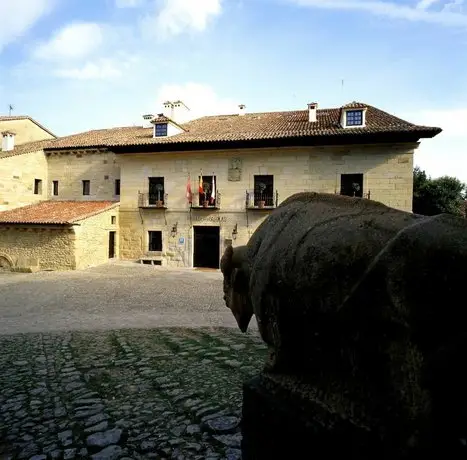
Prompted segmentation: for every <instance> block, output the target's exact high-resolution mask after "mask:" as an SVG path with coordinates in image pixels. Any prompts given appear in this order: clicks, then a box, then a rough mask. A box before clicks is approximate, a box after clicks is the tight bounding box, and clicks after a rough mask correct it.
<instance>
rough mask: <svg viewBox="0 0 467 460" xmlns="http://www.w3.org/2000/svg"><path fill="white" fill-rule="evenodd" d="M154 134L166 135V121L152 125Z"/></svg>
mask: <svg viewBox="0 0 467 460" xmlns="http://www.w3.org/2000/svg"><path fill="white" fill-rule="evenodd" d="M154 135H155V136H156V137H163V136H167V123H158V124H157V125H154Z"/></svg>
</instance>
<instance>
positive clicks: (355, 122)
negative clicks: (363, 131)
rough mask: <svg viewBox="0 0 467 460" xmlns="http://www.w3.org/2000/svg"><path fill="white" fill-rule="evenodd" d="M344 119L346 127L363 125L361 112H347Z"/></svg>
mask: <svg viewBox="0 0 467 460" xmlns="http://www.w3.org/2000/svg"><path fill="white" fill-rule="evenodd" d="M345 117H346V118H345V124H346V126H362V125H363V110H347V112H345Z"/></svg>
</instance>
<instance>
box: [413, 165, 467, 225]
mask: <svg viewBox="0 0 467 460" xmlns="http://www.w3.org/2000/svg"><path fill="white" fill-rule="evenodd" d="M465 194H466V185H465V184H464V183H462V182H461V181H460V180H459V179H457V178H455V177H450V176H443V177H439V178H437V179H432V178H431V177H428V176H427V175H426V173H425V171H422V170H421V169H420V168H419V167H418V166H417V167H416V168H415V169H414V172H413V212H414V213H416V214H423V215H425V216H434V215H436V214H441V213H448V214H455V215H464V213H465V208H464V201H465Z"/></svg>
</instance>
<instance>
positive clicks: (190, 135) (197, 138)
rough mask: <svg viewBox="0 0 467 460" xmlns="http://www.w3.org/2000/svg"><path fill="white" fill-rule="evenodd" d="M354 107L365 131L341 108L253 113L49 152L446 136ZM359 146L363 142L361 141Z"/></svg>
mask: <svg viewBox="0 0 467 460" xmlns="http://www.w3.org/2000/svg"><path fill="white" fill-rule="evenodd" d="M352 104H358V107H360V106H364V107H366V108H367V113H366V126H365V127H362V128H347V129H345V128H343V127H342V126H341V125H340V114H341V110H342V108H341V107H339V108H335V109H318V110H317V121H316V122H314V123H310V122H309V121H308V110H297V111H290V112H266V113H249V114H245V115H243V116H239V115H218V116H208V117H202V118H198V119H196V120H193V121H190V122H188V123H184V124H182V125H181V127H182V128H183V129H184V130H185V132H183V133H180V134H177V135H174V136H169V137H157V138H154V137H153V135H152V128H143V127H128V128H112V129H100V130H94V131H88V132H85V133H80V134H75V135H73V136H67V137H63V138H60V139H57V140H56V141H54V142H53V144H51V145H50V146H49V147H48V148H47V149H51V150H53V149H68V148H89V147H109V148H112V147H117V146H134V145H149V144H154V145H158V144H161V145H164V144H182V143H209V142H235V141H249V140H262V139H286V138H313V137H320V136H326V137H327V136H342V135H346V136H347V135H351V136H352V137H356V138H357V137H358V136H361V135H365V134H383V133H384V134H387V133H390V134H392V133H394V134H397V133H414V135H419V137H433V136H435V135H436V134H438V133H439V132H441V129H440V128H433V127H427V126H418V125H414V124H413V123H409V122H407V121H405V120H402V119H400V118H397V117H395V116H393V115H390V114H389V113H386V112H383V111H382V110H379V109H377V108H375V107H372V106H369V105H364V104H362V103H352ZM352 104H351V105H350V106H351V107H352V106H353V105H352ZM356 141H357V142H358V139H356Z"/></svg>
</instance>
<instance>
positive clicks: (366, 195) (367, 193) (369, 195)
mask: <svg viewBox="0 0 467 460" xmlns="http://www.w3.org/2000/svg"><path fill="white" fill-rule="evenodd" d="M336 195H343V196H351V197H357V198H359V196H358V195H357V194H356V193H354V194H353V195H348V194H347V193H342V191H340V192H336ZM360 198H365V199H366V200H370V199H371V190H368V192H366V193H363V195H362V196H361V197H360Z"/></svg>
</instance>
